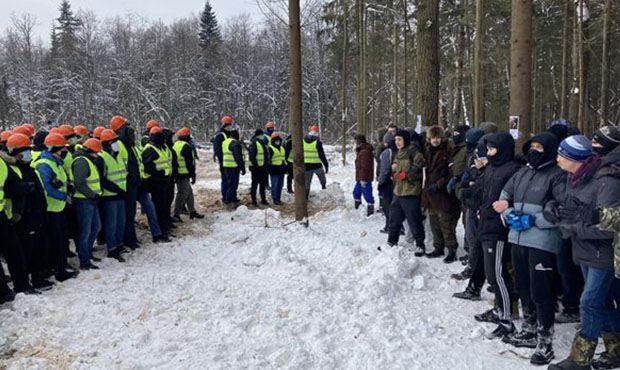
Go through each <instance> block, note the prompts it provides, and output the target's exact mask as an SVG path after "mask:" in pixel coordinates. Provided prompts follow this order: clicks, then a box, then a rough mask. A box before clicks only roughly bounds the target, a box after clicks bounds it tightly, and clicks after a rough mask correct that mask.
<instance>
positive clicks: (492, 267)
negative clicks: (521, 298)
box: [482, 240, 513, 321]
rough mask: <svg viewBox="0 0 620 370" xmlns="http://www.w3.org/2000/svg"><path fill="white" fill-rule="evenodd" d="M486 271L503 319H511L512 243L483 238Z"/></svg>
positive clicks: (500, 316)
mask: <svg viewBox="0 0 620 370" xmlns="http://www.w3.org/2000/svg"><path fill="white" fill-rule="evenodd" d="M482 251H483V253H484V272H485V274H486V276H487V281H488V282H489V284H490V285H491V287H492V289H493V292H494V293H495V304H496V306H497V308H498V309H499V312H498V314H499V318H500V320H502V321H511V311H512V307H511V304H512V294H513V293H512V292H513V288H512V278H511V277H510V274H509V273H508V263H509V262H510V244H508V243H507V242H505V241H501V240H483V241H482Z"/></svg>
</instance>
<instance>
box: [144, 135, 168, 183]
mask: <svg viewBox="0 0 620 370" xmlns="http://www.w3.org/2000/svg"><path fill="white" fill-rule="evenodd" d="M146 148H152V149H153V150H154V151H155V152H156V153H157V159H156V160H155V168H157V170H159V171H164V175H165V176H170V175H172V160H171V159H170V158H169V157H168V152H169V150H168V148H166V150H162V149H159V148H158V147H156V146H155V145H153V144H151V143H148V144H146V145H145V146H144V149H145V150H146ZM144 176H145V178H147V179H148V178H149V177H151V175H149V174H148V173H145V174H144Z"/></svg>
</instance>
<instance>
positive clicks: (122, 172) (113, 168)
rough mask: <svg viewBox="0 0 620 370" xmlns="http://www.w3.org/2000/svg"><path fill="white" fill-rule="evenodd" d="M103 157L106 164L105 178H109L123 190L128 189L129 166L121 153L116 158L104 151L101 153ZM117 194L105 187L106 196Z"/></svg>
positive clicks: (104, 194)
mask: <svg viewBox="0 0 620 370" xmlns="http://www.w3.org/2000/svg"><path fill="white" fill-rule="evenodd" d="M99 156H100V157H101V159H103V163H104V165H105V169H106V172H105V178H106V179H108V180H109V181H110V182H111V183H114V184H116V186H118V187H119V188H121V189H122V190H127V166H126V165H125V162H123V159H122V158H121V156H120V155H117V156H116V158H114V157H113V156H112V155H110V153H108V152H106V151H102V152H101V153H99ZM114 195H116V193H115V192H112V191H109V190H108V189H103V196H104V197H111V196H114Z"/></svg>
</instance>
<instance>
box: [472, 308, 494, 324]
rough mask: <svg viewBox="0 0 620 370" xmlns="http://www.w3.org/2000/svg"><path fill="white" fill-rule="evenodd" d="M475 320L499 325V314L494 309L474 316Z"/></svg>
mask: <svg viewBox="0 0 620 370" xmlns="http://www.w3.org/2000/svg"><path fill="white" fill-rule="evenodd" d="M474 319H475V320H476V321H480V322H490V323H491V324H499V316H498V315H497V312H495V309H494V308H492V309H490V310H488V311H485V312H483V313H479V314H477V315H474Z"/></svg>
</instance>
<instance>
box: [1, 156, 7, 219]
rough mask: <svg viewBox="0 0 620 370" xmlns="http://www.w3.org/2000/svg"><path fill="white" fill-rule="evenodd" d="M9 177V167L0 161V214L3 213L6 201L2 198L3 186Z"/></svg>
mask: <svg viewBox="0 0 620 370" xmlns="http://www.w3.org/2000/svg"><path fill="white" fill-rule="evenodd" d="M7 177H9V167H8V166H7V165H6V162H4V160H3V159H0V212H2V211H4V207H5V206H6V202H7V200H8V199H6V198H5V197H4V185H5V184H6V179H7Z"/></svg>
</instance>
